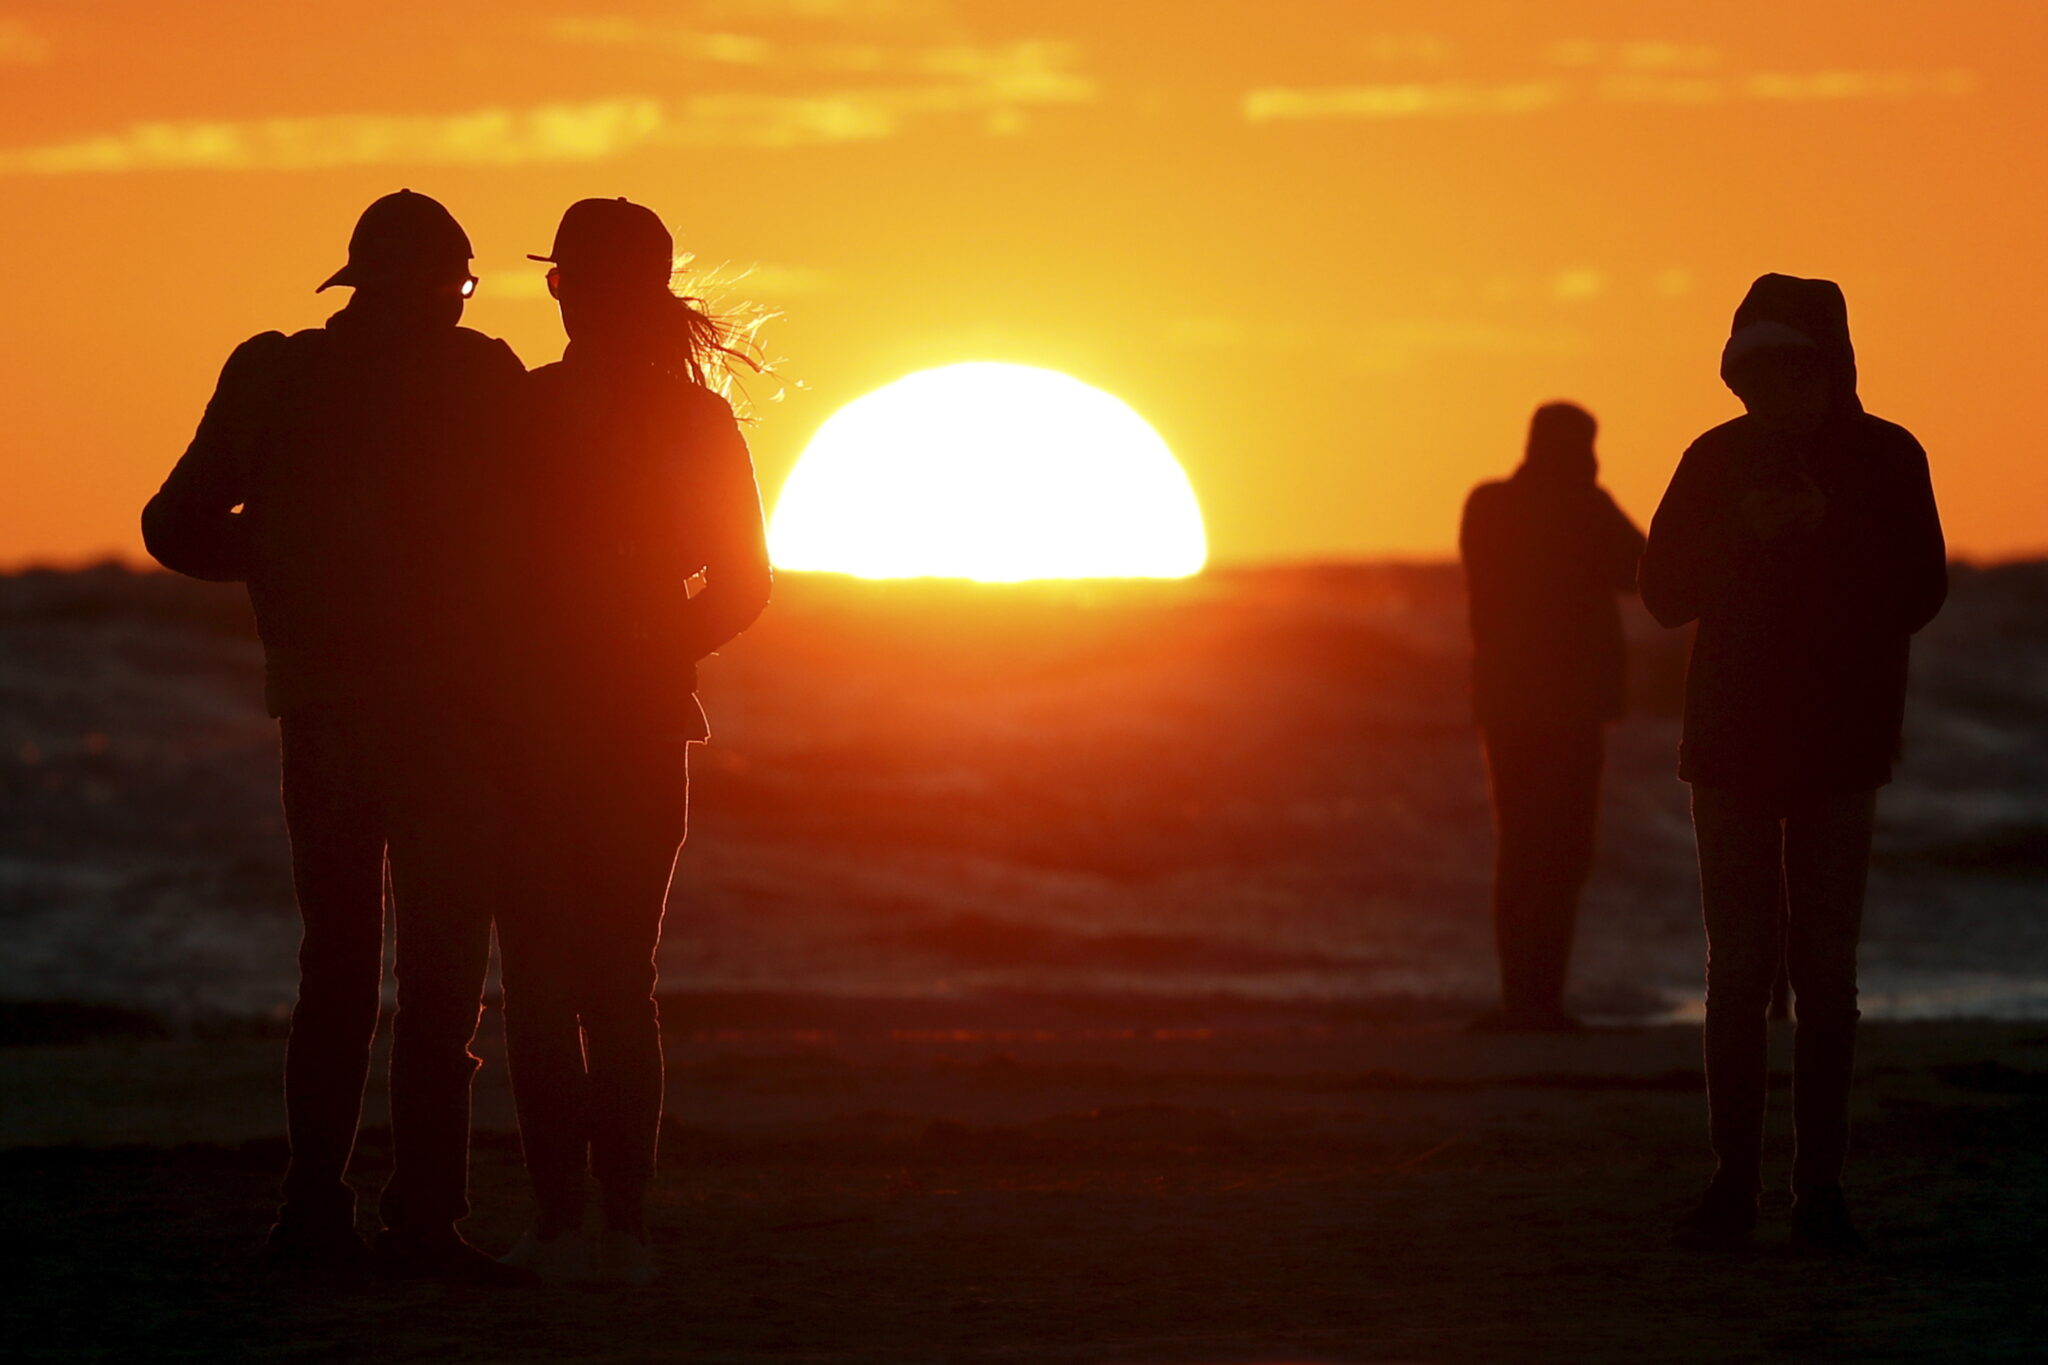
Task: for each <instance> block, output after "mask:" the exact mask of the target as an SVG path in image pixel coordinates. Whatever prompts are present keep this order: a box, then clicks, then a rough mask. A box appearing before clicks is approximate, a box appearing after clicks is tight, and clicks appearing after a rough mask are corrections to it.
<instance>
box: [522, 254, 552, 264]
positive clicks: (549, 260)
mask: <svg viewBox="0 0 2048 1365" xmlns="http://www.w3.org/2000/svg"><path fill="white" fill-rule="evenodd" d="M526 259H527V260H529V261H546V262H547V263H548V264H549V265H553V264H555V258H554V257H552V256H536V255H534V254H533V253H532V252H531V251H529V252H527V253H526Z"/></svg>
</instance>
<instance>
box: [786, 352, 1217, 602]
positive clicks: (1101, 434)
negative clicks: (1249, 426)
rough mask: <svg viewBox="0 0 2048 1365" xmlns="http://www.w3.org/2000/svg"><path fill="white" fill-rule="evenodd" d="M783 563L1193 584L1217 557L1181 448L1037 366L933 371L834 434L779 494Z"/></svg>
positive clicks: (847, 410) (839, 422) (847, 414)
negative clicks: (1190, 579) (1177, 455)
mask: <svg viewBox="0 0 2048 1365" xmlns="http://www.w3.org/2000/svg"><path fill="white" fill-rule="evenodd" d="M768 539H769V546H770V549H771V550H772V552H773V555H774V559H775V563H776V565H777V566H778V567H780V568H785V569H818V570H826V571H831V572H838V573H850V574H857V575H859V576H861V577H864V578H915V577H940V578H971V579H978V580H980V581H982V582H989V583H1010V582H1018V581H1021V580H1024V579H1031V578H1180V577H1184V576H1186V575H1188V574H1192V573H1195V572H1196V571H1198V570H1199V569H1200V568H1201V567H1202V564H1203V561H1204V560H1205V559H1206V558H1207V556H1208V547H1207V542H1206V540H1205V538H1204V535H1203V531H1202V513H1201V508H1200V506H1199V505H1198V504H1197V503H1196V501H1195V493H1194V489H1193V488H1191V487H1190V486H1189V484H1188V479H1187V475H1186V473H1184V472H1183V471H1182V469H1181V467H1180V463H1179V462H1178V461H1177V460H1175V459H1174V457H1173V452H1172V451H1170V450H1169V449H1167V446H1166V442H1165V441H1163V440H1161V439H1160V437H1159V433H1157V432H1156V431H1154V430H1153V429H1152V428H1151V427H1150V426H1149V425H1148V424H1147V423H1146V421H1145V419H1144V418H1142V417H1140V416H1139V415H1138V414H1137V413H1136V412H1134V411H1133V410H1132V409H1131V408H1130V406H1129V405H1128V404H1125V403H1124V402H1122V401H1121V400H1119V399H1117V398H1114V397H1112V396H1110V395H1109V394H1107V393H1104V392H1102V391H1101V390H1100V389H1096V388H1091V387H1090V386H1088V385H1087V384H1084V383H1082V382H1081V381H1080V380H1078V379H1074V378H1072V377H1071V376H1068V375H1064V374H1059V373H1057V372H1055V371H1052V370H1042V369H1035V368H1033V367H1031V366H1026V365H1007V364H996V363H991V362H970V363H966V364H960V365H947V366H944V367H942V368H940V369H935V370H922V371H919V372H918V373H916V374H912V375H909V376H907V377H906V378H903V379H899V380H897V381H896V382H895V383H893V384H889V385H887V386H885V387H883V388H880V389H877V390H875V391H874V392H873V393H870V394H868V395H867V396H866V397H863V398H859V399H856V400H855V401H853V402H852V403H849V404H847V405H846V406H845V407H843V408H841V409H840V410H839V411H838V412H837V413H835V414H834V415H833V416H832V418H831V419H830V420H829V421H827V422H826V423H825V425H824V426H822V427H820V428H819V429H818V434H817V435H816V436H815V437H813V438H812V440H811V443H810V445H809V446H808V447H806V448H805V450H804V453H803V455H802V457H801V458H800V459H799V460H798V461H797V464H796V467H795V469H793V470H792V471H791V472H790V476H789V480H788V482H787V483H785V484H784V485H783V487H782V495H781V497H780V498H778V499H777V502H776V507H775V515H774V518H773V520H772V522H771V523H770V526H769V537H768Z"/></svg>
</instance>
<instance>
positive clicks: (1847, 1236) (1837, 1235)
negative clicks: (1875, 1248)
mask: <svg viewBox="0 0 2048 1365" xmlns="http://www.w3.org/2000/svg"><path fill="white" fill-rule="evenodd" d="M1792 1241H1793V1243H1794V1245H1797V1246H1801V1247H1804V1248H1805V1249H1806V1250H1808V1251H1820V1252H1825V1253H1827V1254H1828V1255H1831V1256H1854V1255H1856V1254H1858V1253H1859V1252H1862V1251H1866V1250H1868V1249H1869V1247H1870V1243H1869V1242H1867V1241H1865V1240H1864V1237H1863V1234H1862V1233H1860V1232H1858V1231H1857V1230H1856V1225H1855V1224H1854V1223H1852V1222H1850V1221H1849V1201H1848V1200H1846V1199H1844V1198H1843V1197H1842V1187H1841V1186H1840V1185H1810V1186H1806V1187H1804V1188H1800V1189H1795V1190H1793V1192H1792Z"/></svg>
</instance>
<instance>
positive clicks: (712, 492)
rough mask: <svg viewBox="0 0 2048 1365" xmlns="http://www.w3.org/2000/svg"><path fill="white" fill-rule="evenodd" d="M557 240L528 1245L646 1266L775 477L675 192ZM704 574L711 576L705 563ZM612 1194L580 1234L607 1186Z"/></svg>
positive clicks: (542, 606) (507, 948) (528, 891)
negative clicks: (693, 848) (711, 812)
mask: <svg viewBox="0 0 2048 1365" xmlns="http://www.w3.org/2000/svg"><path fill="white" fill-rule="evenodd" d="M534 259H536V260H540V261H544V262H546V263H547V264H548V265H549V266H550V267H551V269H550V270H549V271H548V274H547V280H548V288H549V290H550V292H551V293H553V295H554V296H555V298H556V300H557V301H558V302H559V303H560V305H561V310H562V322H563V325H564V327H565V328H566V330H567V331H568V334H569V345H568V349H567V351H566V352H565V353H564V355H563V357H562V360H561V361H560V362H559V363H557V364H554V365H546V366H543V367H541V368H540V369H538V370H536V371H534V372H533V374H532V375H530V376H529V377H528V380H527V385H528V390H529V397H530V399H531V404H532V405H531V409H530V412H531V415H532V438H533V439H532V441H531V443H530V445H529V446H528V447H527V448H526V451H525V455H526V459H527V461H528V463H527V465H526V466H525V468H524V469H523V470H522V479H521V487H520V490H519V495H518V496H519V500H520V501H521V502H523V503H524V504H525V505H526V506H527V507H528V508H530V509H531V513H530V516H529V518H528V521H529V523H530V524H531V525H533V526H534V527H536V528H537V529H536V532H535V534H533V535H532V536H530V537H526V538H523V539H522V542H521V543H522V546H523V547H524V553H523V554H522V566H523V567H524V568H525V569H527V570H528V572H529V575H530V576H529V578H528V580H527V581H526V582H524V583H523V584H522V585H521V587H520V588H519V589H518V591H517V594H516V596H517V598H518V600H519V601H520V603H521V604H522V605H523V607H524V609H525V612H526V615H525V621H526V628H525V629H524V630H523V631H522V637H523V638H526V639H527V640H528V641H529V644H530V646H531V647H532V651H533V657H534V658H535V659H537V660H539V663H538V665H537V666H535V667H532V668H530V669H529V670H527V676H526V678H525V679H524V681H527V682H529V683H530V688H529V689H528V690H527V691H526V692H525V693H524V694H523V696H522V697H521V698H520V702H519V704H520V706H521V707H522V708H523V718H522V719H519V720H517V721H515V722H514V724H513V726H512V730H511V732H512V733H514V734H517V735H518V736H520V738H521V742H520V744H518V745H517V746H507V751H508V753H511V754H513V755H514V757H515V758H516V759H518V760H519V762H520V764H521V766H520V767H519V768H518V769H517V771H516V772H515V774H514V777H513V779H512V780H511V781H510V782H509V784H508V785H509V786H510V788H511V791H512V794H513V799H514V801H515V803H516V807H517V810H518V819H519V821H520V826H519V828H518V829H517V830H516V831H515V832H514V834H513V837H510V838H507V839H505V840H504V841H503V842H504V844H505V846H506V847H507V848H509V849H513V850H516V854H515V859H514V861H515V864H516V866H515V869H514V873H513V875H512V876H511V877H510V878H509V879H508V880H509V881H510V883H511V884H512V886H513V887H514V891H513V894H511V895H509V896H508V897H507V900H506V904H505V907H504V909H503V911H502V912H501V914H500V916H499V920H498V942H499V948H500V952H501V954H502V962H503V968H504V986H505V1028H506V1046H507V1057H508V1063H509V1065H510V1068H511V1074H512V1083H513V1093H514V1096H515V1099H516V1101H517V1104H518V1109H519V1125H520V1138H521V1144H522V1146H523V1147H524V1150H525V1153H526V1164H527V1170H528V1173H529V1175H530V1176H531V1179H532V1183H533V1190H534V1196H535V1203H536V1206H537V1214H536V1219H535V1223H534V1226H533V1229H532V1230H531V1231H530V1232H529V1233H528V1234H527V1235H526V1236H525V1237H524V1238H522V1239H521V1241H520V1242H519V1244H518V1245H517V1246H516V1247H514V1248H513V1250H512V1252H511V1254H510V1255H508V1256H507V1257H506V1260H507V1262H508V1263H509V1264H512V1265H515V1266H520V1267H523V1268H527V1269H531V1270H533V1271H534V1272H535V1273H537V1274H540V1275H541V1276H542V1277H543V1278H545V1279H549V1280H558V1281H573V1280H596V1281H602V1282H610V1283H618V1284H627V1285H644V1284H646V1283H648V1282H650V1281H651V1280H652V1279H653V1278H654V1276H655V1263H654V1258H653V1253H652V1251H651V1248H650V1245H649V1241H648V1236H647V1225H646V1213H645V1209H646V1199H647V1191H648V1185H649V1182H650V1181H651V1180H652V1178H653V1175H654V1157H655V1142H656V1137H657V1135H658V1133H659V1130H660V1125H661V1105H662V1056H661V1032H660V1027H659V1023H658V1019H657V1016H656V1010H655V1002H654V994H653V993H654V987H655V966H654V959H655V953H656V950H657V947H658V945H659V943H660V939H661V921H662V913H663V905H664V902H665V901H666V898H667V895H668V889H669V882H670V878H671V876H672V875H673V872H674V869H675V866H676V860H677V854H678V852H679V850H680V848H681V846H682V842H683V834H684V824H685V812H686V809H687V804H688V746H689V745H690V744H692V743H697V742H701V741H703V740H705V739H707V738H708V737H709V734H710V730H709V727H708V726H707V724H706V722H705V718H704V712H703V710H702V708H701V707H700V706H699V705H698V704H697V700H696V696H695V691H696V686H697V667H698V664H699V663H700V662H701V661H702V660H703V659H704V658H705V657H706V656H707V655H709V654H711V653H712V651H714V650H716V649H719V648H720V647H721V646H723V645H725V644H726V643H727V642H728V641H730V640H731V639H732V638H733V637H734V636H736V635H738V634H739V633H740V632H741V631H742V630H744V629H746V627H747V626H748V625H750V624H751V623H752V622H753V621H754V619H755V618H756V617H758V616H759V615H760V613H761V611H762V609H763V608H764V607H765V606H766V605H767V602H768V595H769V587H770V574H769V567H768V550H767V538H766V536H765V534H764V531H763V524H762V515H761V496H760V493H759V491H758V489H757V488H756V485H755V481H754V467H753V462H752V460H751V459H750V457H749V456H748V453H747V444H746V441H745V440H744V439H743V437H742V436H741V434H740V429H739V426H738V424H737V422H736V421H735V419H734V416H733V410H732V407H731V405H730V404H729V403H728V402H727V400H726V397H725V396H724V395H725V392H726V377H727V366H728V363H733V362H746V363H752V361H751V357H752V356H753V355H754V351H753V348H752V345H751V342H750V340H749V337H750V332H751V329H750V328H749V327H748V326H746V325H744V324H743V323H741V322H738V321H735V320H734V319H732V318H730V317H722V316H717V315H714V314H713V313H711V312H710V311H708V310H707V309H705V308H704V307H703V306H702V305H701V304H700V303H699V302H698V301H696V300H693V299H688V298H682V297H678V296H677V295H676V294H675V293H674V292H673V291H672V290H671V288H670V280H671V277H672V275H673V274H674V271H675V243H674V239H673V238H672V237H671V236H670V235H669V231H668V229H667V228H666V227H665V226H663V224H662V221H661V219H660V218H659V217H657V216H656V215H655V214H654V212H653V211H652V210H650V209H647V208H645V207H643V206H641V205H639V204H635V203H631V202H629V201H627V200H624V199H585V200H582V201H581V202H579V203H576V204H573V205H571V206H570V208H569V210H568V211H567V212H566V213H564V214H563V215H562V221H561V226H560V228H559V229H558V230H557V232H556V233H555V241H554V246H553V249H552V250H551V251H550V252H549V253H548V254H547V255H545V256H536V257H535V258H534ZM693 578H695V579H698V580H699V581H701V582H702V584H703V587H702V588H701V590H699V591H697V592H696V593H694V594H693V593H692V592H691V591H690V586H691V580H692V579H693ZM592 1176H594V1177H595V1178H596V1184H597V1186H598V1194H599V1201H598V1202H599V1204H600V1208H601V1212H602V1214H603V1225H602V1229H601V1231H599V1232H598V1233H597V1234H596V1236H595V1237H594V1238H592V1239H586V1238H585V1236H584V1234H583V1232H582V1230H581V1229H582V1223H583V1217H584V1206H585V1202H586V1192H585V1186H586V1184H587V1183H588V1181H589V1179H590V1177H592Z"/></svg>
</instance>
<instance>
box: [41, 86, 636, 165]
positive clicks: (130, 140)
mask: <svg viewBox="0 0 2048 1365" xmlns="http://www.w3.org/2000/svg"><path fill="white" fill-rule="evenodd" d="M666 122H667V116H666V113H665V111H664V109H663V107H662V106H661V104H660V103H658V102H657V101H653V100H604V101H599V102H597V103H593V104H580V105H569V104H555V105H543V106H540V107H538V108H535V109H528V110H523V111H519V110H510V109H479V110H473V111H470V112H467V113H461V114H437V115H383V114H362V115H334V116H328V117H321V118H274V119H259V120H253V121H248V122H212V121H192V122H177V123H138V124H134V125H131V126H130V127H128V128H126V129H124V130H122V131H120V132H116V133H107V134H102V135H100V136H96V137H88V138H81V139H78V140H76V141H72V142H59V143H53V144H50V145H47V146H42V147H26V148H14V149H9V150H4V151H0V174H6V175H77V174H89V173H93V172H111V171H153V170H311V169H320V168H326V167H334V166H372V165H388V164H419V165H445V164H451V163H452V164H463V165H507V166H509V165H520V164H523V163H526V162H533V161H588V160H596V159H599V158H603V157H608V156H616V155H619V154H621V153H623V152H626V151H630V150H632V149H633V148H635V147H639V146H642V145H644V144H646V143H647V142H649V141H651V140H652V139H654V138H655V137H657V136H658V135H660V134H661V132H662V130H663V128H664V126H665V124H666Z"/></svg>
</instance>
